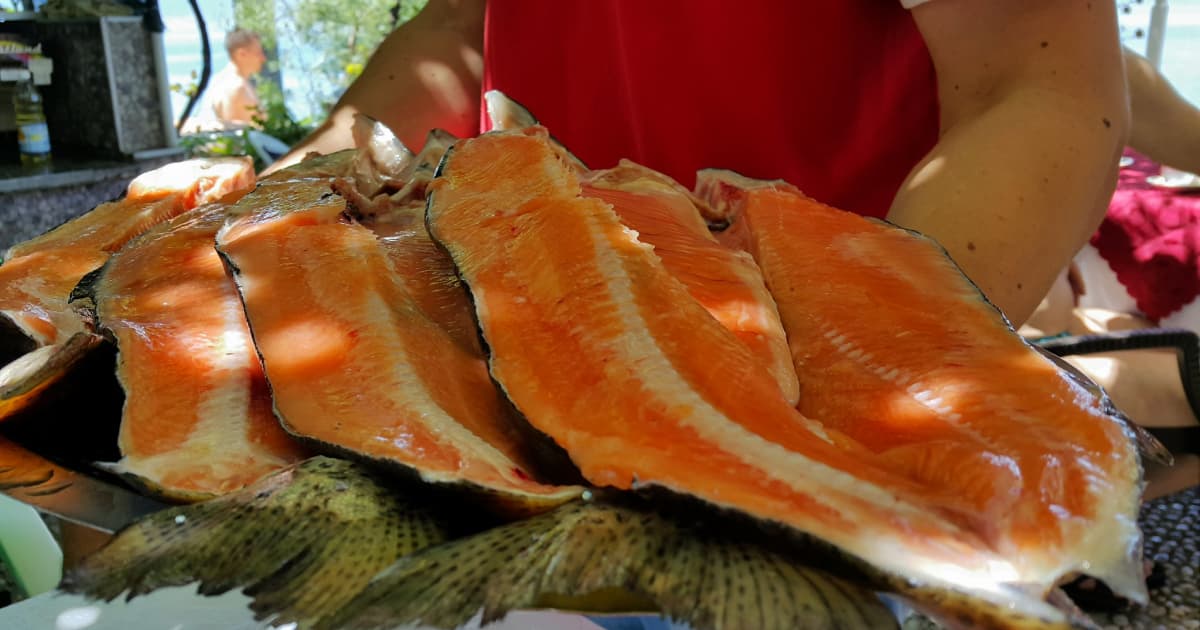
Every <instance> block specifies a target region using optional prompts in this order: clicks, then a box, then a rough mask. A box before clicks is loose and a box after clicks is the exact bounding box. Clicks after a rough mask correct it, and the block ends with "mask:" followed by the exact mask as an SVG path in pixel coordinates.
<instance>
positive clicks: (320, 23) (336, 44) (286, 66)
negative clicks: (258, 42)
mask: <svg viewBox="0 0 1200 630" xmlns="http://www.w3.org/2000/svg"><path fill="white" fill-rule="evenodd" d="M426 1H427V0H399V1H397V0H276V1H275V2H261V1H259V0H238V1H237V2H236V3H235V9H234V13H235V16H236V19H237V21H238V25H239V26H241V27H243V28H247V29H250V30H253V31H256V32H258V33H259V34H260V35H261V36H262V40H263V46H264V48H266V49H267V50H268V56H269V57H270V56H271V54H270V51H272V50H278V48H276V44H277V43H278V44H279V45H280V46H282V47H283V48H284V49H285V50H286V51H288V54H287V55H286V56H284V57H282V58H275V59H273V60H272V61H271V62H269V63H268V65H267V73H266V74H267V75H271V74H272V73H274V75H275V76H279V75H282V76H283V77H286V78H287V80H288V81H289V82H290V81H296V82H298V83H299V89H297V90H295V91H294V92H292V91H290V90H289V94H288V98H289V99H296V98H301V99H304V100H305V103H304V104H305V105H306V106H307V108H308V109H309V110H310V111H311V112H313V116H314V118H316V119H324V117H325V116H326V114H327V113H328V112H329V110H330V109H331V108H332V107H333V104H334V103H335V102H337V99H338V98H339V97H340V96H341V95H342V92H344V91H345V90H346V88H347V87H348V86H349V85H350V83H351V81H353V80H354V78H355V77H357V76H358V74H359V73H360V72H362V68H363V66H364V65H365V64H366V62H367V60H368V59H369V58H370V56H371V53H372V52H374V50H375V47H376V46H378V45H379V42H381V41H383V38H384V37H386V36H387V34H388V33H390V32H391V30H392V28H393V21H392V14H391V11H390V10H391V9H392V7H397V18H398V19H397V22H396V23H397V24H399V23H403V22H405V21H407V20H409V19H412V17H413V16H415V15H416V14H417V13H419V12H420V10H421V9H422V8H424V7H425V3H426ZM292 102H293V104H294V105H295V104H297V103H295V101H294V100H293V101H292ZM272 135H274V134H272Z"/></svg>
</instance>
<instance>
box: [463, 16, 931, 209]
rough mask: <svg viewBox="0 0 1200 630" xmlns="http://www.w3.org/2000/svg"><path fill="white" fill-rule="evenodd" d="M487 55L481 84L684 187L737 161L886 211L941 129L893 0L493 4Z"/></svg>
mask: <svg viewBox="0 0 1200 630" xmlns="http://www.w3.org/2000/svg"><path fill="white" fill-rule="evenodd" d="M484 59H485V63H484V79H483V89H484V90H488V89H493V88H495V89H499V90H502V91H504V92H505V93H506V94H508V95H509V96H510V97H512V98H513V99H515V100H517V101H518V102H520V103H521V104H522V105H524V106H526V107H527V108H529V110H530V111H531V112H533V115H534V116H536V117H537V118H538V119H539V120H540V121H541V122H542V124H544V125H546V127H547V128H549V129H550V132H551V133H552V134H554V135H555V136H556V137H557V138H558V139H559V140H561V141H562V142H563V143H564V144H565V145H566V146H567V147H568V148H569V149H570V150H571V151H572V152H574V153H575V154H576V155H578V156H579V157H580V158H581V159H582V160H583V161H584V162H586V163H587V164H588V165H589V166H591V167H592V168H606V167H609V166H612V165H615V164H616V162H617V160H619V159H620V158H629V159H632V160H634V161H636V162H639V163H641V164H644V165H646V166H649V167H651V168H654V169H657V170H660V171H662V172H664V173H667V174H668V175H671V176H672V177H674V178H676V179H678V180H679V181H680V183H682V184H683V185H685V186H688V187H690V186H691V185H692V184H693V182H694V180H695V172H696V170H697V169H700V168H708V167H714V168H728V169H732V170H735V171H737V172H739V173H741V174H743V175H746V176H749V177H757V178H763V179H776V178H781V179H785V180H787V181H789V182H791V183H793V184H795V185H797V186H799V187H800V188H801V190H804V191H805V192H806V193H807V194H808V195H810V196H812V197H814V198H816V199H818V200H821V201H824V202H826V203H830V204H832V205H835V206H838V207H841V208H845V209H847V210H852V211H855V212H859V213H862V214H869V215H873V216H883V215H884V214H885V213H886V212H887V209H888V207H889V206H890V205H891V201H892V198H893V197H894V196H895V193H896V190H897V189H898V188H899V186H900V184H901V182H902V181H903V180H904V178H905V176H906V175H907V174H908V172H909V170H911V168H912V167H913V165H915V164H916V163H917V162H918V161H919V160H920V159H921V158H922V157H923V156H924V155H925V153H926V152H928V150H929V149H930V147H932V146H933V143H934V142H935V141H936V139H937V129H938V110H937V92H936V85H935V79H934V73H933V66H932V63H931V61H930V59H929V53H928V52H927V51H926V49H925V45H924V42H923V41H922V39H921V37H920V34H919V33H918V32H917V30H916V26H915V25H914V23H913V20H912V17H911V16H910V15H909V14H908V11H907V10H905V9H904V8H902V7H901V6H900V4H899V3H898V2H897V1H896V0H838V1H836V2H828V1H820V2H803V1H801V0H750V1H748V2H728V1H727V0H726V1H722V0H544V1H543V0H491V1H490V2H488V7H487V18H486V26H485V35H484ZM487 128H488V126H487V121H486V120H484V121H483V129H487Z"/></svg>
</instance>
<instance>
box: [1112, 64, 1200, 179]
mask: <svg viewBox="0 0 1200 630" xmlns="http://www.w3.org/2000/svg"><path fill="white" fill-rule="evenodd" d="M1124 53H1125V74H1126V77H1127V79H1128V80H1129V106H1130V109H1131V110H1132V111H1133V127H1132V128H1131V129H1130V133H1129V144H1130V146H1132V147H1133V148H1135V149H1137V150H1138V151H1141V152H1142V153H1145V154H1146V155H1148V156H1149V157H1150V158H1151V159H1153V160H1154V161H1156V162H1159V163H1162V164H1166V165H1168V166H1173V167H1175V168H1178V169H1181V170H1185V171H1191V172H1193V173H1200V109H1197V108H1196V106H1195V105H1192V104H1191V103H1189V102H1188V101H1187V99H1185V98H1183V97H1182V96H1180V95H1179V92H1177V91H1175V87H1174V86H1172V85H1171V83H1170V82H1169V81H1167V79H1166V77H1164V76H1163V75H1161V74H1159V72H1158V70H1155V69H1154V66H1152V65H1151V64H1150V62H1149V61H1147V60H1146V58H1145V57H1142V56H1141V55H1139V54H1137V53H1135V52H1133V51H1132V50H1129V49H1128V48H1125V49H1124Z"/></svg>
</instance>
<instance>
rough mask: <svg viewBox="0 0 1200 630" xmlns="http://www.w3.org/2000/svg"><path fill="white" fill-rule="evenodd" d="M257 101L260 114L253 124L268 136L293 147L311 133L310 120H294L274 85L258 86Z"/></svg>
mask: <svg viewBox="0 0 1200 630" xmlns="http://www.w3.org/2000/svg"><path fill="white" fill-rule="evenodd" d="M258 99H259V104H260V106H261V108H262V109H261V111H262V113H261V114H259V115H257V116H255V117H254V124H255V125H256V126H257V127H258V128H259V129H261V130H262V132H263V133H265V134H267V135H268V136H274V137H276V138H278V139H280V140H282V141H283V142H284V143H285V144H287V145H289V146H290V145H293V144H296V143H297V142H299V141H300V140H302V139H304V137H305V136H307V135H308V134H310V133H312V130H313V128H314V127H315V125H314V124H313V122H312V120H310V119H308V118H305V119H304V120H299V121H298V120H296V119H295V118H294V117H293V116H292V113H291V112H290V111H289V110H288V107H287V104H286V103H285V102H284V98H283V91H282V90H280V89H279V86H278V85H276V84H274V83H268V82H263V83H260V84H259V85H258Z"/></svg>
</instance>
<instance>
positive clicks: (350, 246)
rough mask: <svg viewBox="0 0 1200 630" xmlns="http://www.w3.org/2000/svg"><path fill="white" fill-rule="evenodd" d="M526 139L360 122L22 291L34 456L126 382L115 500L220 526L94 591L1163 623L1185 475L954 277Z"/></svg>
mask: <svg viewBox="0 0 1200 630" xmlns="http://www.w3.org/2000/svg"><path fill="white" fill-rule="evenodd" d="M488 106H489V112H490V114H491V116H492V120H493V126H494V127H495V130H494V131H492V132H489V133H486V134H483V135H480V136H478V137H475V138H470V139H461V140H460V139H456V138H453V137H450V136H449V135H448V134H446V133H445V132H441V131H438V130H435V131H433V132H431V133H430V135H429V138H428V140H427V142H426V145H425V147H424V148H423V149H422V150H421V152H420V153H418V154H415V155H414V154H412V153H411V152H409V151H408V150H407V149H406V148H405V147H404V146H403V145H402V144H401V143H400V142H399V141H398V140H397V139H396V138H395V136H393V135H392V134H391V133H390V131H388V130H387V129H386V128H385V127H383V126H382V125H380V124H378V123H374V122H373V121H370V120H368V119H365V118H360V119H359V120H358V121H357V123H356V127H355V137H356V140H357V143H358V149H356V150H350V151H344V152H340V153H335V154H331V155H326V156H312V157H310V158H309V159H307V160H305V161H303V162H301V163H299V164H297V165H295V166H293V167H290V168H287V169H283V170H281V171H279V172H277V173H275V174H273V175H271V176H269V177H266V178H263V179H262V180H261V181H257V182H254V181H253V173H252V172H250V171H249V166H248V164H247V163H244V162H241V163H238V162H227V161H226V162H221V161H218V163H217V164H213V163H198V162H190V163H188V162H185V163H182V164H180V165H174V166H172V167H168V169H166V170H160V171H156V172H154V173H151V174H148V175H147V176H144V177H143V178H139V182H135V184H134V185H131V187H130V189H129V191H128V193H127V195H126V196H125V198H124V199H123V200H122V201H119V202H114V203H112V204H106V205H103V206H100V207H99V208H97V209H96V210H93V211H92V212H91V213H89V214H87V215H84V216H82V217H80V218H78V219H76V220H74V221H72V222H70V223H67V224H65V225H64V226H62V227H60V228H58V229H56V230H54V231H52V232H50V233H48V234H46V235H44V236H42V237H39V238H37V239H34V240H32V241H30V242H28V243H25V244H22V245H18V246H16V247H14V248H13V249H12V250H10V251H9V252H7V254H6V255H5V262H4V264H3V266H0V355H4V356H0V360H4V361H7V362H8V366H7V367H5V368H3V370H0V419H9V418H17V417H21V418H23V420H22V421H23V422H30V421H34V422H38V421H46V422H49V419H44V418H39V416H38V414H39V413H40V411H39V408H40V406H41V402H40V401H41V400H42V399H44V398H47V397H48V396H49V395H48V393H47V392H51V391H52V390H54V388H55V387H56V386H57V385H56V383H58V381H59V380H60V379H61V377H62V375H64V374H68V373H70V372H71V371H72V369H74V366H76V365H78V364H79V362H80V359H81V357H86V356H88V354H89V353H93V352H96V351H97V350H96V349H97V348H100V347H107V346H110V345H112V344H115V347H116V349H117V357H118V358H117V360H116V362H115V372H116V378H117V379H118V381H119V383H120V386H121V389H122V391H123V395H124V403H123V408H122V410H121V420H120V429H119V436H118V438H117V446H118V447H119V451H120V458H119V460H118V461H115V462H107V463H98V465H99V466H101V467H102V468H103V469H105V470H107V471H110V472H114V473H116V474H118V475H120V476H122V478H124V479H126V480H128V481H129V482H130V483H132V484H134V485H135V486H136V487H138V488H140V489H141V490H142V491H144V492H147V493H150V494H153V495H154V496H158V497H167V498H170V499H173V500H176V501H179V502H182V503H187V504H188V505H181V506H179V507H176V508H172V509H169V510H166V511H163V512H161V513H158V514H154V515H151V516H149V517H147V518H145V519H143V520H141V521H139V522H137V523H135V524H133V525H131V526H130V527H128V528H127V529H126V530H124V531H123V532H122V533H121V534H120V535H118V536H117V537H116V538H115V539H114V541H113V542H112V543H111V544H110V545H108V546H107V547H106V548H104V549H102V550H101V551H100V552H98V553H97V554H96V555H94V556H93V557H92V558H90V559H89V560H88V561H86V562H85V563H84V565H83V566H82V567H80V568H79V569H78V570H77V571H76V572H74V573H73V574H71V575H69V576H68V577H67V578H66V580H65V581H64V585H63V587H64V588H65V589H67V590H72V591H79V592H86V593H89V594H91V595H94V596H97V597H103V598H109V599H111V598H114V597H117V596H119V595H121V594H122V593H125V592H128V593H129V594H130V595H131V596H132V595H135V594H139V593H144V592H147V591H150V590H153V589H155V588H158V587H161V586H167V585H178V584H188V583H192V582H199V583H200V584H201V590H202V592H205V593H220V592H223V591H226V590H229V589H233V588H240V589H244V590H245V592H246V593H247V594H249V595H251V597H252V598H253V599H254V604H253V607H254V609H255V611H256V612H257V613H258V614H259V616H260V618H263V619H271V620H274V621H277V622H284V621H296V622H299V623H300V624H301V626H302V627H313V628H342V627H350V628H378V627H399V626H402V625H405V624H408V623H414V622H420V623H425V624H429V625H433V626H436V627H442V628H453V627H456V626H458V625H460V624H462V623H465V622H467V621H468V620H469V619H470V618H471V617H473V616H475V615H476V614H478V613H480V612H481V611H482V615H483V620H484V621H485V622H486V621H490V620H494V619H497V618H499V617H502V616H503V615H504V614H505V613H506V612H507V611H509V610H513V609H518V608H539V607H550V608H562V609H570V610H584V611H600V612H619V611H651V612H653V611H657V612H661V614H663V615H665V616H668V617H671V618H673V619H676V620H679V621H682V622H686V623H688V624H690V625H691V626H692V627H695V628H795V627H805V628H877V627H895V626H896V625H897V622H896V619H895V617H894V616H893V615H892V613H891V612H889V610H888V608H886V607H885V606H884V603H883V602H882V601H881V599H880V598H879V597H878V595H877V593H882V594H887V595H888V596H889V597H890V598H894V599H896V600H902V601H905V602H907V603H909V604H910V605H912V606H914V607H915V608H917V609H919V610H921V611H923V612H926V613H927V614H929V615H931V616H932V617H934V618H935V619H937V620H939V621H941V622H942V623H944V624H946V625H948V626H953V627H996V628H1010V627H1011V628H1058V627H1072V626H1076V627H1087V626H1088V624H1089V623H1090V622H1089V621H1088V620H1087V617H1086V616H1084V615H1082V614H1081V613H1080V612H1079V611H1078V610H1077V609H1075V608H1074V606H1073V605H1072V604H1071V603H1070V601H1069V599H1067V598H1066V596H1065V595H1063V594H1062V592H1061V591H1060V590H1059V589H1058V586H1059V585H1060V584H1062V583H1063V582H1064V581H1067V580H1070V579H1072V578H1073V577H1075V576H1077V575H1081V574H1085V575H1089V576H1092V577H1095V578H1098V579H1100V580H1102V581H1103V582H1104V583H1105V584H1106V585H1108V586H1109V587H1110V588H1111V589H1112V590H1113V591H1114V592H1116V593H1118V594H1119V595H1121V596H1124V597H1126V598H1128V599H1130V600H1132V601H1134V602H1144V601H1145V599H1146V593H1145V586H1144V581H1143V575H1142V573H1143V568H1142V561H1141V534H1140V532H1139V531H1138V528H1137V523H1136V515H1137V508H1138V501H1139V494H1140V490H1141V464H1140V456H1141V455H1140V454H1139V450H1138V448H1139V445H1142V446H1143V447H1145V446H1146V445H1148V444H1149V442H1147V441H1146V440H1145V439H1144V438H1142V437H1141V436H1139V435H1138V434H1137V429H1136V428H1135V427H1132V426H1131V425H1130V424H1129V423H1127V422H1125V421H1123V419H1122V418H1121V416H1120V415H1119V414H1118V413H1116V412H1115V411H1114V410H1113V409H1112V408H1111V406H1110V405H1109V404H1108V402H1107V401H1106V400H1105V398H1104V397H1103V395H1102V394H1101V395H1098V394H1097V392H1095V391H1094V390H1091V389H1089V388H1088V387H1086V386H1085V385H1084V384H1082V383H1080V382H1079V381H1078V379H1077V378H1076V377H1075V376H1074V375H1072V374H1069V373H1067V372H1066V371H1064V370H1063V369H1062V368H1061V367H1060V366H1059V365H1058V364H1056V363H1054V362H1053V361H1052V360H1050V359H1048V358H1047V357H1045V356H1044V355H1043V354H1041V353H1039V352H1038V351H1037V350H1035V349H1034V348H1032V347H1031V346H1029V345H1027V344H1026V343H1025V342H1024V341H1022V340H1021V339H1020V338H1019V337H1018V336H1017V335H1016V334H1015V333H1014V332H1013V331H1012V329H1011V327H1010V326H1009V325H1008V323H1007V322H1006V321H1005V320H1004V318H1003V316H1002V315H1001V314H1000V313H999V312H998V311H997V310H996V309H995V308H994V307H992V306H991V305H990V304H988V303H987V301H986V300H985V299H984V297H983V296H982V295H981V294H980V292H979V291H978V290H977V289H976V288H975V287H974V286H973V285H972V284H971V283H970V281H969V280H967V279H966V278H965V277H964V276H963V275H962V274H961V272H960V271H959V270H958V268H957V267H956V266H955V265H954V263H953V262H952V261H951V260H950V259H949V258H948V257H947V256H946V254H945V252H944V251H943V250H942V249H941V248H940V247H939V246H938V245H937V244H936V243H934V242H933V241H931V240H929V239H927V238H924V237H922V236H920V235H919V234H915V233H912V232H908V231H905V230H902V229H899V228H896V227H894V226H891V225H889V224H886V223H884V222H880V221H875V220H869V219H864V218H861V217H858V216H855V215H852V214H849V213H846V212H842V211H839V210H836V209H834V208H830V207H828V206H825V205H823V204H821V203H819V202H818V201H815V200H813V199H810V198H808V197H806V196H805V195H804V194H803V193H801V192H800V191H799V190H797V189H796V188H794V187H792V186H790V185H788V184H786V183H784V182H780V181H761V180H751V179H748V178H745V177H742V176H740V175H737V174H735V173H732V172H728V171H718V170H711V171H704V172H701V173H700V174H699V176H698V178H697V186H696V189H695V190H694V191H689V190H687V189H685V188H683V187H681V186H680V185H679V184H677V183H676V182H674V181H673V180H671V179H670V178H668V177H666V176H664V175H662V174H660V173H657V172H655V171H652V170H650V169H648V168H645V167H643V166H640V165H638V164H634V163H632V162H622V163H621V164H619V165H616V166H614V167H612V168H608V169H603V170H593V169H590V168H588V167H587V166H585V165H584V164H583V163H581V162H580V161H579V160H578V159H576V158H575V157H574V156H572V155H571V154H570V152H569V151H568V150H567V149H566V148H565V147H563V146H561V145H560V144H558V143H557V142H556V141H555V140H554V139H553V138H551V136H550V135H549V133H548V132H547V131H546V129H544V128H542V127H541V126H540V125H538V124H537V122H536V121H535V120H534V119H533V117H532V116H531V115H529V113H528V112H525V111H523V110H522V109H520V108H519V106H517V105H515V104H514V103H512V102H510V101H507V100H506V99H505V98H504V97H503V95H500V94H498V93H491V94H489V95H488ZM211 174H216V175H215V176H213V175H211ZM151 180H157V181H151ZM1150 448H1151V450H1153V449H1152V445H1150ZM2 463H3V462H0V464H2Z"/></svg>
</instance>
